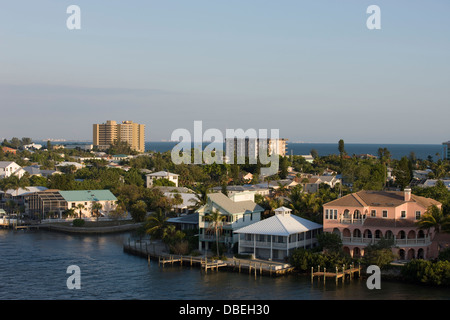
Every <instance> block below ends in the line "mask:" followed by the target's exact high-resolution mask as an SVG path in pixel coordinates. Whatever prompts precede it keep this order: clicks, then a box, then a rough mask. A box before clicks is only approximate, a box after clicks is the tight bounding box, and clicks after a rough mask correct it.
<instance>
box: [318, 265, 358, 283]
mask: <svg viewBox="0 0 450 320" xmlns="http://www.w3.org/2000/svg"><path fill="white" fill-rule="evenodd" d="M355 274H358V277H360V276H361V265H358V267H355V265H353V264H352V265H350V266H349V267H348V268H346V266H345V265H343V266H342V269H341V270H339V268H338V267H336V269H335V270H333V271H332V272H330V270H328V271H327V269H326V268H323V269H322V271H321V269H320V266H318V267H317V271H314V267H311V282H313V281H314V277H317V278H318V279H321V278H323V281H324V282H325V280H326V279H327V278H334V279H335V281H336V283H337V282H338V281H339V279H342V280H344V279H345V278H346V277H349V278H350V279H352V278H353V277H354V276H355Z"/></svg>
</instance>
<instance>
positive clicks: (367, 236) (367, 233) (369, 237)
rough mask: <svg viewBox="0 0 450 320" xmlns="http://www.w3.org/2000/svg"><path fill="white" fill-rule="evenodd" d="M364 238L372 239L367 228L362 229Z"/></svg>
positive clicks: (370, 232)
mask: <svg viewBox="0 0 450 320" xmlns="http://www.w3.org/2000/svg"><path fill="white" fill-rule="evenodd" d="M364 238H366V239H372V231H370V230H369V229H366V230H364Z"/></svg>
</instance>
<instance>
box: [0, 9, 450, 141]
mask: <svg viewBox="0 0 450 320" xmlns="http://www.w3.org/2000/svg"><path fill="white" fill-rule="evenodd" d="M70 5H78V6H79V8H80V26H81V29H79V30H70V29H68V28H67V25H66V21H67V19H68V18H69V17H70V16H71V14H70V13H67V12H66V10H67V8H68V7H69V6H70ZM370 5H377V6H378V7H379V8H380V13H381V15H380V20H379V21H380V25H381V29H379V30H370V29H368V28H367V25H366V21H367V20H368V18H369V17H370V16H371V14H370V13H367V12H366V10H367V8H368V7H369V6H370ZM449 14H450V2H449V1H447V0H430V1H415V0H396V1H386V0H371V1H364V0H345V1H335V0H321V1H318V0H308V1H301V0H277V1H275V0H271V1H269V0H189V1H187V0H164V1H163V0H158V1H125V0H121V1H119V0H107V1H106V0H96V1H92V0H89V1H86V0H71V1H65V0H53V1H50V0H40V1H34V0H28V1H22V0H16V1H2V3H1V6H0V138H1V139H4V138H7V139H11V138H12V137H19V138H21V137H31V138H33V139H34V140H39V139H48V138H52V139H67V140H91V139H92V125H93V124H94V123H104V122H106V121H107V120H115V121H118V122H120V121H124V120H131V121H134V122H137V123H141V124H145V125H146V141H160V140H169V139H170V137H171V134H172V132H173V131H174V130H176V129H179V128H185V129H187V130H189V131H190V132H192V134H193V130H194V121H202V123H203V129H204V130H206V129H208V128H215V129H219V130H222V132H224V134H225V130H226V129H227V128H228V129H239V128H242V129H244V130H247V129H266V130H270V129H278V130H279V135H280V137H282V138H287V139H289V141H290V142H297V141H304V142H324V143H334V142H337V141H338V140H339V139H344V141H345V142H346V143H413V144H414V143H425V144H428V143H429V144H440V143H442V142H443V141H447V140H450V130H449V129H448V127H449V126H448V122H449V119H450V117H449V115H450V90H449V87H450V63H449V62H450V41H449V39H450V22H449V20H448V16H449Z"/></svg>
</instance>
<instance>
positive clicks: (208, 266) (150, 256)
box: [123, 241, 294, 277]
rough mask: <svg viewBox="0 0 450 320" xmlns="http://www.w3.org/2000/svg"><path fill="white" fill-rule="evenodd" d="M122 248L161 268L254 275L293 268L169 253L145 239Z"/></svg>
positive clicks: (280, 264) (265, 263)
mask: <svg viewBox="0 0 450 320" xmlns="http://www.w3.org/2000/svg"><path fill="white" fill-rule="evenodd" d="M123 250H124V252H127V253H129V254H133V255H138V256H141V257H144V258H147V260H148V264H149V266H150V261H151V260H156V261H158V265H159V266H160V267H163V268H164V267H165V266H166V265H174V264H177V265H181V266H191V267H193V266H194V267H200V270H201V271H204V272H205V273H207V272H208V270H211V271H218V270H219V269H224V270H226V271H233V272H239V273H241V272H242V273H248V274H253V275H255V277H256V276H257V275H268V276H279V275H285V274H287V273H289V272H291V271H293V270H294V268H293V267H292V266H291V265H289V264H286V263H281V262H274V261H267V260H248V259H236V258H232V259H229V260H212V259H210V258H209V259H208V258H207V257H204V256H184V255H171V254H167V253H166V252H164V251H163V250H161V248H157V246H156V245H154V243H149V242H147V241H129V242H128V244H124V247H123Z"/></svg>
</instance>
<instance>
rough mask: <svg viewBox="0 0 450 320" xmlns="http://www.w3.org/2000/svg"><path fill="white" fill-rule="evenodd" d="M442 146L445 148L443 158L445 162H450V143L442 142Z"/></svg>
mask: <svg viewBox="0 0 450 320" xmlns="http://www.w3.org/2000/svg"><path fill="white" fill-rule="evenodd" d="M442 145H443V147H444V152H443V155H442V158H443V159H444V160H450V141H447V142H442Z"/></svg>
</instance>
